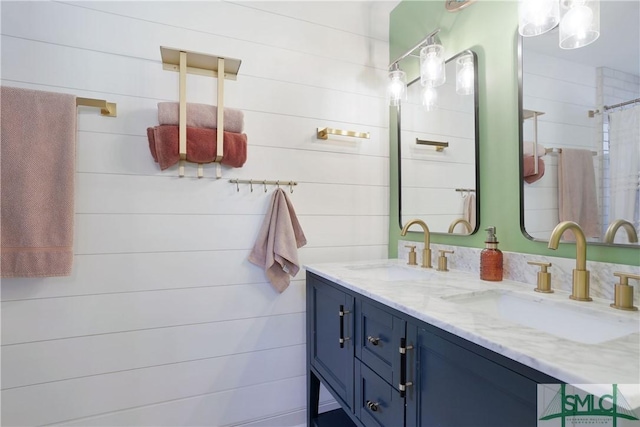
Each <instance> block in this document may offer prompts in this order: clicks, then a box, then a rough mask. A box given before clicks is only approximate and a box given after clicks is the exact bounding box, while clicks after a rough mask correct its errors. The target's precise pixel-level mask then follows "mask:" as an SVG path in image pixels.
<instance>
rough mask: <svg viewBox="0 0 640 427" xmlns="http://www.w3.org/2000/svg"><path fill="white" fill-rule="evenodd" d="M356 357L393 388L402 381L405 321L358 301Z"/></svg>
mask: <svg viewBox="0 0 640 427" xmlns="http://www.w3.org/2000/svg"><path fill="white" fill-rule="evenodd" d="M356 311H357V312H358V316H357V318H356V335H355V336H356V340H355V350H356V357H357V358H358V359H360V360H361V361H362V362H364V363H365V364H366V365H367V366H368V367H369V368H371V369H372V370H373V371H374V372H375V373H377V374H378V375H379V376H380V377H382V378H383V379H384V380H385V381H386V382H388V383H389V384H391V385H392V386H393V387H396V388H398V385H399V384H400V378H399V376H400V359H401V355H400V352H399V348H400V342H401V339H402V338H404V336H405V324H406V322H405V321H404V320H402V319H399V318H398V317H396V316H394V315H392V314H391V313H389V312H388V311H387V310H383V309H381V308H379V307H376V306H374V305H373V304H370V303H368V302H366V301H363V300H358V302H357V310H356Z"/></svg>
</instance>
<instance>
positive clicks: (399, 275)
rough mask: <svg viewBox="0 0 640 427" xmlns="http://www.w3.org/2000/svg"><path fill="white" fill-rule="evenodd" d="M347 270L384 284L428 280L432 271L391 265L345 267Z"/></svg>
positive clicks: (432, 273)
mask: <svg viewBox="0 0 640 427" xmlns="http://www.w3.org/2000/svg"><path fill="white" fill-rule="evenodd" d="M347 269H348V270H353V271H354V273H355V272H357V273H356V274H357V276H358V277H359V278H363V279H375V280H383V281H385V282H393V281H396V280H398V281H402V280H411V281H415V280H428V279H430V278H432V277H433V275H434V272H433V269H424V268H420V267H415V268H411V267H403V266H400V265H393V264H370V265H355V266H350V267H347Z"/></svg>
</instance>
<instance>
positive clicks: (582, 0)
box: [560, 0, 600, 49]
mask: <svg viewBox="0 0 640 427" xmlns="http://www.w3.org/2000/svg"><path fill="white" fill-rule="evenodd" d="M560 6H561V7H560V9H561V14H562V18H561V19H560V47H561V48H562V49H576V48H579V47H583V46H586V45H588V44H590V43H593V42H594V41H596V40H597V39H598V37H600V1H599V0H560Z"/></svg>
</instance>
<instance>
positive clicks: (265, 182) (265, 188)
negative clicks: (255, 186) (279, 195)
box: [262, 179, 267, 193]
mask: <svg viewBox="0 0 640 427" xmlns="http://www.w3.org/2000/svg"><path fill="white" fill-rule="evenodd" d="M262 184H263V185H264V192H265V193H266V192H267V180H266V179H265V180H264V181H262Z"/></svg>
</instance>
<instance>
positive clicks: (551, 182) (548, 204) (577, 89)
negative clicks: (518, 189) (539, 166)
mask: <svg viewBox="0 0 640 427" xmlns="http://www.w3.org/2000/svg"><path fill="white" fill-rule="evenodd" d="M523 62H524V65H523V69H524V75H523V108H525V109H527V110H535V111H541V112H543V113H545V114H544V115H542V116H539V117H538V143H539V144H542V145H543V146H544V147H546V148H562V147H566V148H582V149H587V150H592V151H598V152H601V151H602V149H601V148H600V147H599V146H598V140H599V138H598V127H597V120H594V119H593V118H589V117H588V114H587V112H588V110H593V109H595V108H596V70H595V68H594V67H590V66H587V65H582V64H578V63H576V62H571V61H566V60H561V59H558V58H556V57H550V56H547V55H543V54H539V53H536V52H530V51H526V52H525V54H524V55H523ZM533 135H534V133H533V120H532V119H530V120H525V122H524V125H523V139H524V141H533ZM543 159H544V162H545V174H544V176H543V177H542V178H541V179H540V180H538V181H536V182H534V183H533V184H527V183H525V184H524V223H525V229H526V231H527V233H529V234H530V235H531V236H533V237H535V238H542V239H545V238H548V237H549V235H550V234H551V231H552V230H553V228H554V227H555V226H556V225H557V224H558V157H557V154H548V155H546V156H545V157H544V158H543ZM594 167H595V168H596V181H597V182H599V162H598V159H597V158H594Z"/></svg>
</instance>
